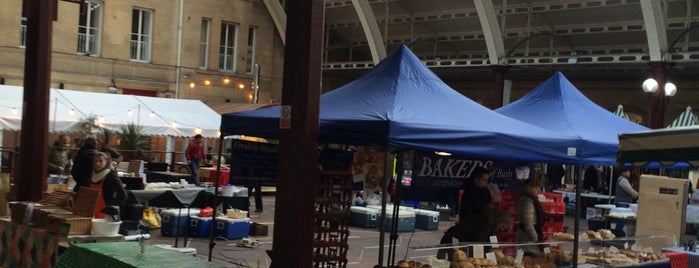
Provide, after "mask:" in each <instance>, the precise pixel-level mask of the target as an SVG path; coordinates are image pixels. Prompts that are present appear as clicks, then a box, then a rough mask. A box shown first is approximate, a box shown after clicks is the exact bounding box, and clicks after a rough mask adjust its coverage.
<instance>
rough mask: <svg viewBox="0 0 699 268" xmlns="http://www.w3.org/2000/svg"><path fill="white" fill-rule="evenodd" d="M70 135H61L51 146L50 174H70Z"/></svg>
mask: <svg viewBox="0 0 699 268" xmlns="http://www.w3.org/2000/svg"><path fill="white" fill-rule="evenodd" d="M69 154H70V136H68V135H60V136H58V140H56V142H55V143H54V144H53V146H51V148H49V163H48V167H49V174H60V175H64V174H70V167H71V163H70V155H69Z"/></svg>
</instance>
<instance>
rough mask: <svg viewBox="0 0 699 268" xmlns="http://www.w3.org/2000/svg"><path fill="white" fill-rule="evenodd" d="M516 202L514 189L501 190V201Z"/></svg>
mask: <svg viewBox="0 0 699 268" xmlns="http://www.w3.org/2000/svg"><path fill="white" fill-rule="evenodd" d="M505 202H509V203H514V202H515V193H514V192H512V191H504V190H503V191H500V203H501V204H502V203H505Z"/></svg>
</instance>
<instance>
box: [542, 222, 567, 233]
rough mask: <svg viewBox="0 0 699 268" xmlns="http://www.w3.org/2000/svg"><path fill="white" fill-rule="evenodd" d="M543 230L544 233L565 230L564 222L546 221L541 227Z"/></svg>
mask: <svg viewBox="0 0 699 268" xmlns="http://www.w3.org/2000/svg"><path fill="white" fill-rule="evenodd" d="M541 231H542V232H544V233H547V232H548V233H555V232H563V223H560V222H547V223H544V226H543V227H542V228H541Z"/></svg>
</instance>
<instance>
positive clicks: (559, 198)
mask: <svg viewBox="0 0 699 268" xmlns="http://www.w3.org/2000/svg"><path fill="white" fill-rule="evenodd" d="M539 194H540V195H544V196H545V197H546V200H551V201H553V202H554V203H563V195H562V194H558V193H546V192H543V193H539Z"/></svg>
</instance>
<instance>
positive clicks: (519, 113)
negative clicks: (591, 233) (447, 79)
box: [495, 72, 648, 263]
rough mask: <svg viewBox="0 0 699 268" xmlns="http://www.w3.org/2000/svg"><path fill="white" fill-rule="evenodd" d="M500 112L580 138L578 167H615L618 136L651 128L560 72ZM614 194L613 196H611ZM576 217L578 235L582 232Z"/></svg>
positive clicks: (575, 259) (578, 188) (577, 208)
mask: <svg viewBox="0 0 699 268" xmlns="http://www.w3.org/2000/svg"><path fill="white" fill-rule="evenodd" d="M495 111H496V112H498V113H500V114H503V115H507V116H509V117H512V118H515V119H519V120H522V121H524V122H527V123H530V124H532V125H535V126H539V127H542V128H545V129H548V130H551V131H554V132H557V133H562V134H567V135H571V136H576V137H578V139H579V140H580V142H581V146H580V147H578V150H579V151H578V152H576V154H577V155H578V156H579V157H580V158H579V162H578V163H577V164H578V165H584V164H589V165H613V164H614V163H615V162H616V153H617V148H618V147H619V140H618V137H617V136H618V135H619V134H620V133H624V132H631V131H642V130H647V129H648V128H646V127H644V126H641V125H639V124H636V123H633V122H631V121H629V120H627V119H624V118H621V117H619V116H617V115H615V114H614V113H611V112H609V111H607V110H605V109H604V108H602V107H600V106H598V105H597V104H595V103H594V102H592V101H591V100H590V99H588V98H587V97H585V95H583V94H582V93H581V92H580V91H579V90H578V89H577V88H575V86H573V84H572V83H570V81H568V79H567V78H566V77H565V76H563V74H562V73H560V72H556V73H555V74H554V75H553V76H551V77H550V78H549V79H547V80H546V81H544V82H543V83H541V84H540V85H539V86H537V87H536V88H535V89H534V90H532V91H531V92H529V93H527V94H526V95H524V96H523V97H522V98H520V99H518V100H517V101H515V102H512V103H510V104H508V105H506V106H504V107H501V108H499V109H497V110H495ZM580 188H582V179H579V180H577V187H576V195H575V197H576V201H575V204H576V206H575V215H580V212H581V211H580ZM610 195H611V194H610ZM579 220H580V219H579V217H575V228H574V229H575V230H574V233H576V234H577V233H579V231H580V230H579V229H580V223H579ZM578 239H579V238H578V236H576V237H575V242H574V245H573V252H574V255H573V262H574V263H577V260H578V255H577V252H578Z"/></svg>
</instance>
